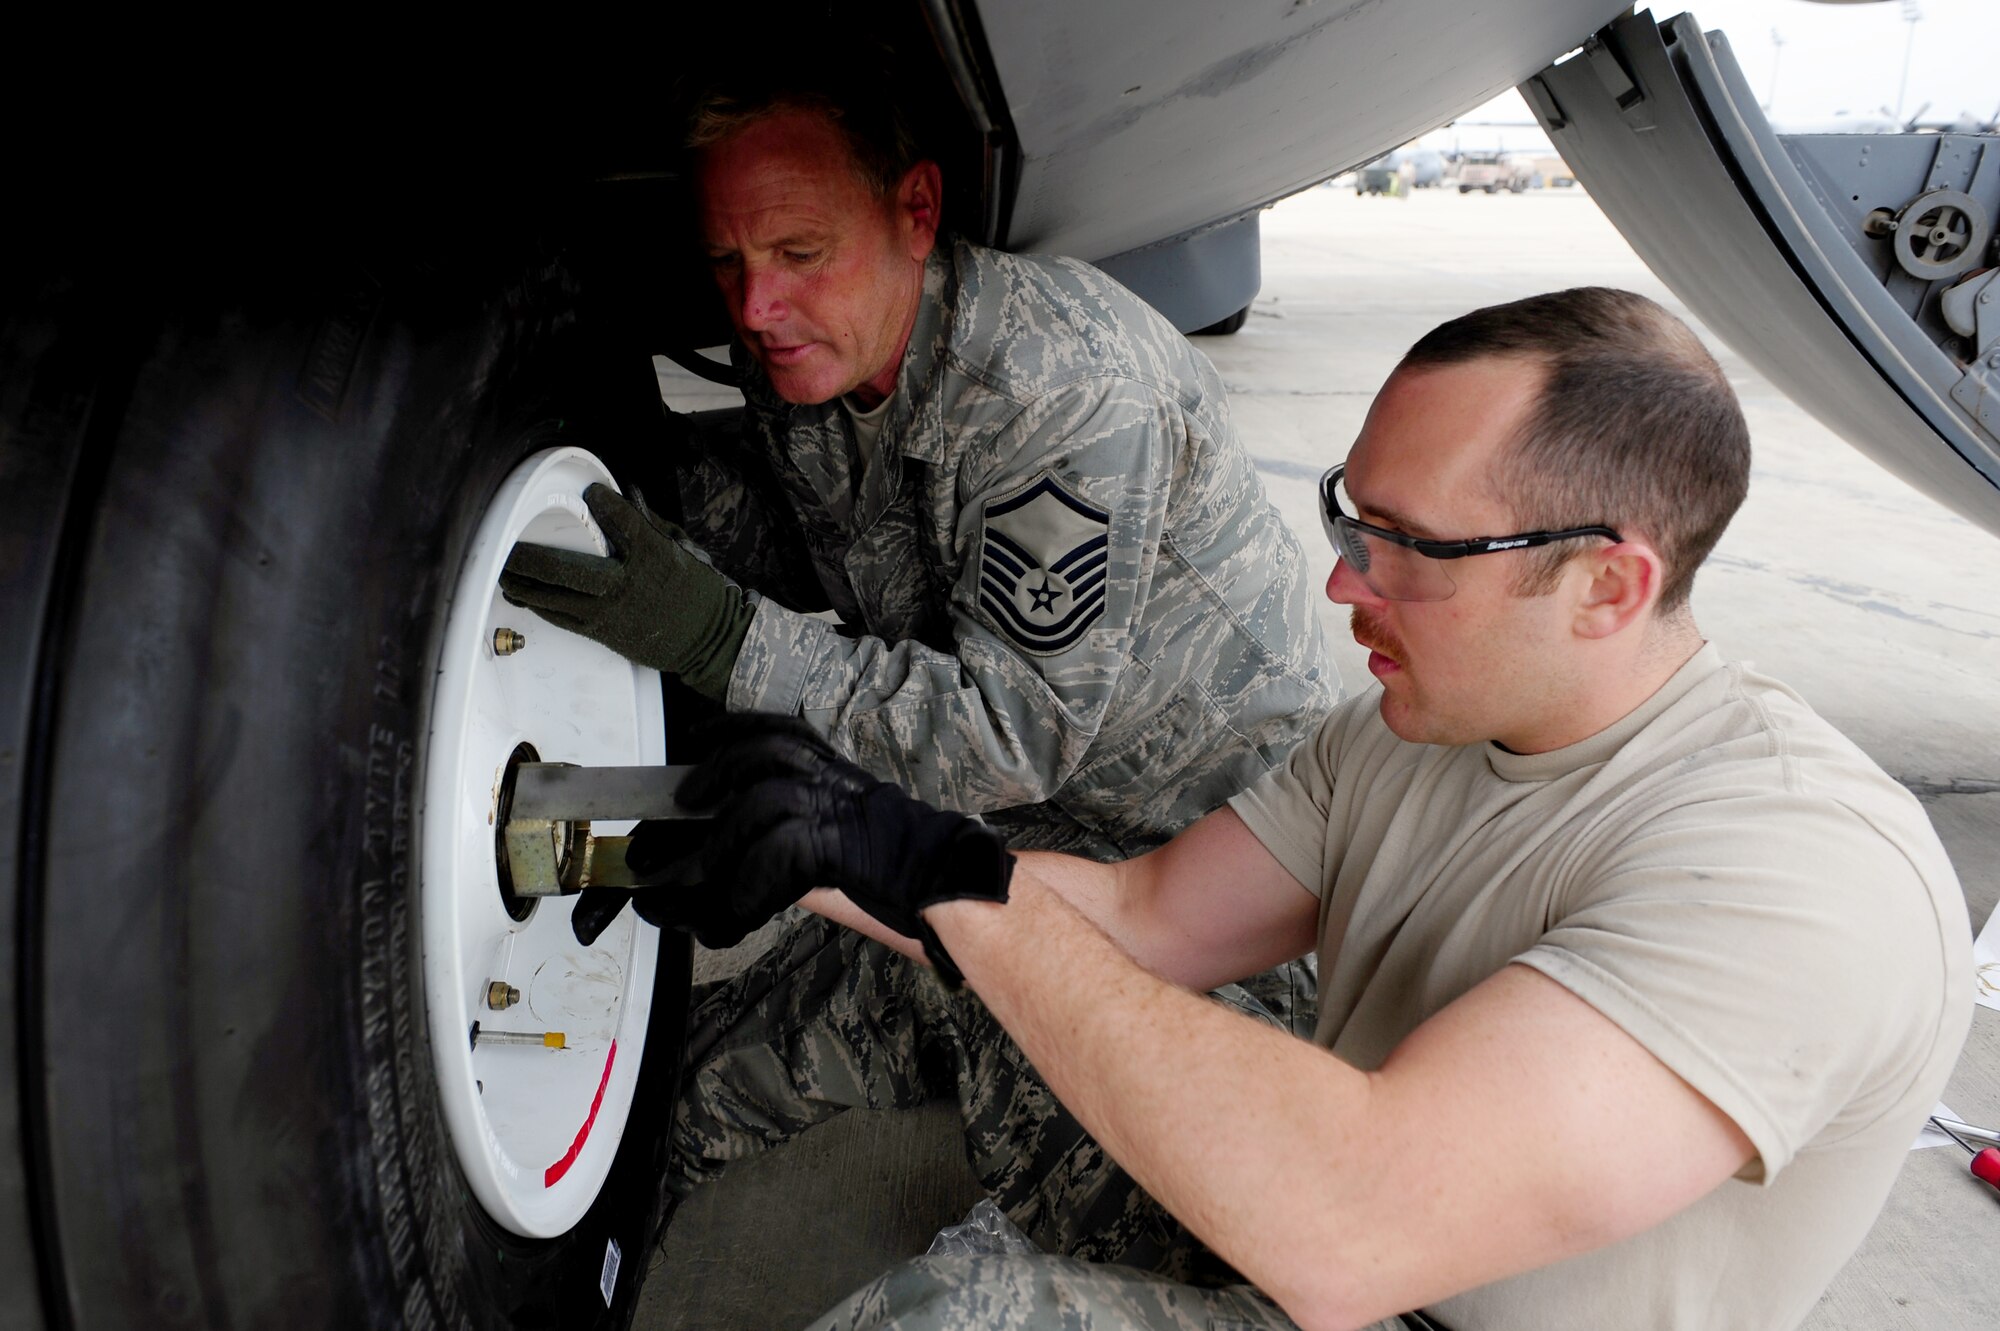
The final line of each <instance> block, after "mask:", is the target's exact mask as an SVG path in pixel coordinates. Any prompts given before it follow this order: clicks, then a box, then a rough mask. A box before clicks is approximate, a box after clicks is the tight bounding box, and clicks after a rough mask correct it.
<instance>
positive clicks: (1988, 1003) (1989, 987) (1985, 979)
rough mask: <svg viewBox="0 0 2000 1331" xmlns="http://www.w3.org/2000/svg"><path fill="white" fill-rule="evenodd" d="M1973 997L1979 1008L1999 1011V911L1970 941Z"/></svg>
mask: <svg viewBox="0 0 2000 1331" xmlns="http://www.w3.org/2000/svg"><path fill="white" fill-rule="evenodd" d="M1972 973H1973V997H1974V998H1976V999H1977V1000H1978V1002H1979V1005H1980V1006H1981V1007H1990V1008H1994V1009H1996V1010H2000V910H1995V911H1994V912H1993V913H1992V914H1991V915H1989V916H1987V917H1986V927H1985V928H1983V929H1981V930H1980V931H1979V937H1977V938H1975V939H1973V940H1972Z"/></svg>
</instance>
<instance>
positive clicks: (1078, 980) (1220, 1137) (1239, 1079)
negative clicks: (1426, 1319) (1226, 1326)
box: [926, 859, 1396, 1326]
mask: <svg viewBox="0 0 2000 1331" xmlns="http://www.w3.org/2000/svg"><path fill="white" fill-rule="evenodd" d="M1042 867H1043V866H1042V865H1041V864H1040V863H1039V861H1037V860H1034V859H1029V860H1025V861H1023V863H1022V864H1021V866H1020V867H1019V868H1018V869H1017V871H1016V875H1015V890H1014V895H1013V899H1012V900H1011V901H1009V902H1008V904H1007V905H1005V906H992V905H987V904H984V903H969V902H968V903H958V902H954V903H949V904H946V905H943V906H938V907H933V908H932V909H931V910H930V911H928V912H927V913H926V918H927V919H928V920H929V921H930V922H931V925H932V927H933V928H935V929H936V930H937V931H938V935H939V937H940V938H941V939H942V940H943V941H944V943H945V946H946V947H947V948H949V949H950V950H951V953H952V957H953V959H954V960H955V961H956V962H957V963H958V965H959V967H960V969H962V970H963V971H964V972H965V974H966V977H967V980H968V982H969V983H970V984H971V985H972V987H973V988H974V990H975V991H977V992H978V993H979V995H980V997H981V998H982V999H983V1000H984V1001H985V1002H986V1004H987V1006H988V1007H989V1008H990V1009H991V1010H992V1011H993V1013H994V1015H995V1016H996V1017H997V1018H998V1019H999V1020H1000V1023H1001V1024H1002V1026H1004V1027H1005V1028H1006V1029H1007V1031H1008V1032H1009V1034H1011V1035H1012V1036H1013V1037H1014V1038H1015V1040H1016V1041H1017V1042H1018V1043H1019V1044H1020V1045H1021V1047H1022V1049H1023V1050H1024V1051H1025V1052H1026V1053H1027V1055H1028V1057H1029V1058H1030V1060H1032V1061H1033V1063H1034V1064H1035V1066H1036V1068H1037V1069H1039V1070H1040V1071H1041V1073H1042V1074H1043V1076H1044V1077H1046V1078H1047V1079H1048V1082H1049V1085H1050V1087H1051V1088H1052V1089H1053V1090H1054V1091H1055V1093H1056V1095H1057V1096H1058V1098H1060V1099H1061V1100H1062V1102H1063V1103H1064V1104H1065V1105H1066V1106H1068V1107H1069V1109H1070V1110H1071V1112H1073V1113H1074V1114H1076V1116H1077V1118H1078V1120H1079V1121H1080V1122H1082V1123H1083V1125H1084V1126H1085V1127H1086V1128H1087V1129H1089V1131H1090V1132H1091V1133H1092V1134H1093V1135H1094V1136H1095V1137H1096V1138H1097V1139H1098V1141H1099V1142H1100V1143H1102V1144H1103V1146H1104V1147H1105V1149H1107V1150H1108V1151H1109V1152H1110V1153H1111V1155H1112V1156H1113V1158H1115V1159H1116V1160H1118V1162H1119V1163H1120V1164H1122V1165H1123V1166H1124V1167H1125V1168H1126V1169H1127V1170H1129V1171H1130V1172H1131V1174H1132V1175H1133V1177H1134V1178H1136V1179H1138V1181H1139V1182H1140V1183H1141V1184H1142V1185H1144V1186H1145V1188H1146V1189H1147V1190H1148V1191H1149V1192H1151V1193H1152V1194H1153V1196H1154V1197H1155V1198H1157V1199H1158V1200H1159V1201H1160V1202H1161V1203H1162V1204H1163V1205H1164V1206H1166V1207H1167V1209H1168V1210H1169V1211H1171V1212H1173V1213H1174V1214H1175V1215H1176V1216H1178V1217H1179V1218H1180V1219H1181V1220H1182V1221H1183V1222H1184V1223H1186V1224H1187V1225H1188V1226H1189V1227H1190V1228H1191V1229H1193V1230H1194V1231H1195V1233H1196V1234H1198V1235H1200V1236H1201V1238H1202V1239H1203V1240H1204V1241H1205V1242H1207V1243H1208V1244H1209V1245H1210V1246H1211V1247H1213V1248H1214V1249H1215V1250H1216V1251H1217V1252H1218V1253H1220V1254H1221V1255H1222V1256H1223V1257H1224V1258H1226V1259H1227V1260H1228V1261H1230V1262H1231V1263H1232V1264H1233V1265H1235V1266H1236V1268H1237V1269H1238V1270H1240V1271H1242V1272H1243V1273H1244V1274H1245V1275H1246V1276H1248V1277H1250V1278H1251V1279H1252V1280H1253V1281H1255V1282H1256V1283H1257V1284H1258V1285H1259V1286H1260V1287H1261V1288H1263V1289H1264V1290H1265V1291H1266V1292H1267V1293H1269V1294H1271V1295H1272V1296H1273V1297H1274V1298H1276V1299H1277V1300H1278V1301H1279V1302H1280V1303H1281V1304H1282V1305H1283V1306H1284V1307H1285V1309H1286V1311H1287V1312H1288V1313H1290V1314H1291V1315H1292V1316H1293V1317H1294V1318H1296V1319H1298V1320H1299V1321H1300V1323H1301V1324H1302V1325H1305V1326H1314V1325H1328V1326H1334V1325H1342V1324H1345V1322H1346V1320H1347V1315H1348V1312H1349V1310H1350V1309H1349V1307H1348V1305H1347V1302H1346V1301H1347V1296H1348V1294H1349V1293H1350V1292H1351V1291H1350V1290H1349V1288H1348V1286H1349V1282H1348V1281H1346V1280H1345V1279H1344V1277H1343V1276H1342V1274H1341V1273H1340V1272H1339V1271H1337V1270H1329V1269H1328V1266H1329V1263H1328V1260H1327V1259H1328V1257H1329V1255H1330V1253H1331V1248H1330V1247H1329V1246H1328V1244H1327V1230H1328V1227H1329V1225H1330V1223H1331V1221H1330V1219H1329V1216H1328V1214H1327V1209H1326V1203H1327V1202H1328V1201H1329V1200H1331V1199H1330V1198H1328V1197H1327V1196H1326V1195H1325V1194H1324V1193H1318V1194H1315V1192H1314V1190H1312V1189H1306V1188H1301V1187H1300V1186H1299V1181H1300V1171H1301V1169H1302V1168H1309V1167H1310V1162H1308V1161H1305V1160H1302V1159H1301V1158H1300V1154H1301V1152H1300V1148H1301V1145H1302V1144H1306V1143H1314V1142H1320V1141H1321V1139H1322V1138H1324V1137H1326V1136H1327V1135H1328V1133H1329V1131H1333V1132H1335V1133H1336V1134H1337V1132H1338V1125H1339V1124H1340V1123H1341V1122H1342V1121H1343V1119H1345V1118H1347V1117H1348V1115H1349V1113H1350V1112H1351V1111H1352V1110H1354V1109H1356V1108H1358V1107H1359V1105H1360V1104H1361V1102H1362V1101H1363V1100H1364V1099H1365V1098H1366V1096H1367V1094H1368V1078H1367V1077H1366V1076H1365V1075H1364V1074H1363V1073H1361V1072H1358V1071H1356V1070H1355V1069H1353V1068H1351V1067H1349V1066H1347V1065H1346V1064H1344V1063H1341V1062H1340V1061H1339V1060H1337V1059H1335V1058H1333V1057H1332V1056H1331V1055H1329V1054H1327V1053H1325V1052H1324V1051H1322V1050H1319V1049H1317V1048H1314V1047H1313V1046H1311V1045H1308V1044H1306V1043H1305V1042H1304V1041H1301V1040H1297V1039H1295V1038H1293V1037H1291V1036H1289V1035H1287V1034H1284V1033H1283V1032H1280V1031H1278V1030H1276V1029H1274V1028H1271V1027H1266V1026H1263V1025H1261V1024H1259V1023H1257V1022H1255V1021H1252V1020H1250V1019H1249V1018H1246V1017H1244V1016H1242V1015H1241V1014H1238V1013H1235V1012H1232V1011H1230V1010H1229V1009H1227V1008H1224V1007H1222V1006H1221V1005H1219V1004H1217V1003H1215V1002H1212V1001H1210V1000H1208V999H1206V998H1204V997H1202V996H1201V995H1199V994H1196V993H1193V992H1191V991H1189V990H1186V989H1183V988H1180V987H1178V986H1176V985H1173V984H1170V983H1168V982H1166V981H1164V980H1162V979H1160V978H1159V977H1157V976H1155V975H1153V974H1152V973H1150V972H1148V971H1147V970H1145V969H1144V968H1143V967H1141V966H1139V965H1138V964H1137V963H1136V962H1134V961H1133V960H1132V959H1131V958H1130V957H1129V956H1127V955H1126V954H1125V953H1124V952H1123V951H1122V950H1121V949H1120V948H1119V947H1118V946H1117V945H1116V944H1115V943H1113V941H1112V940H1111V939H1110V938H1109V937H1107V936H1106V934H1105V933H1103V932H1102V931H1100V930H1099V929H1097V928H1096V927H1094V926H1093V925H1092V924H1091V923H1090V922H1089V921H1088V920H1086V919H1085V918H1083V916H1082V915H1080V914H1079V913H1078V912H1077V911H1076V910H1075V909H1074V908H1072V907H1070V906H1069V905H1068V904H1067V903H1066V902H1065V901H1064V900H1063V899H1062V896H1061V894H1059V893H1058V892H1057V891H1055V890H1053V889H1052V888H1051V887H1050V885H1049V884H1048V883H1046V882H1044V881H1043V880H1042V879H1041V877H1040V876H1039V875H1038V873H1037V870H1038V869H1040V868H1042ZM1092 867H1096V866H1092ZM1278 1086H1282V1087H1283V1088H1284V1094H1282V1095H1275V1094H1273V1093H1272V1089H1273V1088H1274V1087H1278ZM1328 1145H1330V1143H1328ZM1308 1198H1311V1202H1310V1204H1308V1202H1307V1199H1308ZM1386 1311H1389V1312H1393V1311H1396V1309H1393V1308H1392V1309H1387V1310H1386ZM1356 1315H1357V1316H1359V1310H1357V1311H1356ZM1371 1315H1379V1314H1371Z"/></svg>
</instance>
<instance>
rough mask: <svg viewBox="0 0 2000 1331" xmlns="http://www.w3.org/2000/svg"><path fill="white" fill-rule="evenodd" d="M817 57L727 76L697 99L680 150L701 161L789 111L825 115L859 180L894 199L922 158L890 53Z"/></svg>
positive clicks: (819, 53)
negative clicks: (898, 93) (706, 154)
mask: <svg viewBox="0 0 2000 1331" xmlns="http://www.w3.org/2000/svg"><path fill="white" fill-rule="evenodd" d="M835 45H836V46H837V48H838V49H816V50H815V51H814V52H813V53H812V55H811V58H809V59H808V58H803V57H801V58H792V59H786V58H782V57H777V58H772V59H770V60H767V61H763V62H760V63H759V64H757V65H756V66H754V67H745V68H743V69H738V70H728V71H724V72H722V73H720V74H718V75H717V76H715V77H714V78H713V79H712V80H711V81H709V82H708V83H707V84H706V85H705V86H703V87H701V88H699V89H698V90H697V91H696V93H695V96H694V100H693V105H692V107H691V109H690V111H689V114H688V121H687V133H686V136H685V138H684V139H683V141H682V147H684V148H685V149H687V151H688V152H690V153H692V154H695V155H696V156H699V155H700V154H701V153H702V152H703V151H705V150H707V149H709V148H713V147H715V146H716V145H717V144H719V143H723V142H725V141H727V140H729V139H732V138H734V137H735V136H736V135H738V134H741V133H742V132H743V131H744V130H746V129H749V128H750V127H751V126H752V125H755V124H758V123H759V122H761V121H764V120H768V119H770V118H771V117H772V116H775V115H780V114H782V113H784V112H787V111H803V112H805V113H807V114H809V115H817V116H821V117H824V118H825V119H826V120H827V121H828V123H830V124H832V125H833V127H834V128H836V129H838V130H839V131H840V132H841V135H842V136H843V137H844V138H846V140H847V145H848V149H849V151H850V153H851V155H852V157H853V166H854V169H855V171H856V173H857V174H858V175H859V176H860V177H861V182H862V183H863V184H864V185H866V186H867V187H868V189H869V190H870V192H871V193H873V194H874V195H875V197H877V198H887V197H889V196H890V195H891V194H893V193H895V191H896V187H897V186H898V185H900V184H901V183H902V180H903V177H904V176H905V175H906V174H908V172H909V170H910V168H911V167H913V166H915V165H916V164H917V163H918V162H919V161H921V160H922V158H923V153H922V151H921V149H920V148H919V146H918V143H917V137H916V134H915V132H914V131H913V130H912V129H911V127H910V123H909V119H908V117H907V116H906V115H905V114H904V112H903V109H902V107H901V105H900V104H899V103H898V101H897V99H896V98H895V97H894V96H892V95H891V92H892V90H893V89H896V88H898V87H899V86H901V84H902V80H900V79H899V78H898V76H897V74H896V72H895V68H894V64H895V61H894V57H893V55H892V54H891V52H890V51H889V50H888V48H887V47H885V46H881V45H878V44H873V43H868V42H864V41H858V40H857V41H849V42H836V43H835Z"/></svg>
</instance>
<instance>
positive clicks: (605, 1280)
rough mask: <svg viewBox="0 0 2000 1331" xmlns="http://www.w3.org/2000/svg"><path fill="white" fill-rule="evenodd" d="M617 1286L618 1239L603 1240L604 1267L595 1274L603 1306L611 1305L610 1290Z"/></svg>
mask: <svg viewBox="0 0 2000 1331" xmlns="http://www.w3.org/2000/svg"><path fill="white" fill-rule="evenodd" d="M616 1288H618V1240H617V1239H606V1240H605V1241H604V1269H603V1270H602V1271H600V1272H599V1273H598V1275H597V1292H598V1293H600V1294H602V1295H603V1296H604V1306H605V1307H607V1308H609V1307H610V1306H611V1291H612V1290H614V1289H616Z"/></svg>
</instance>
